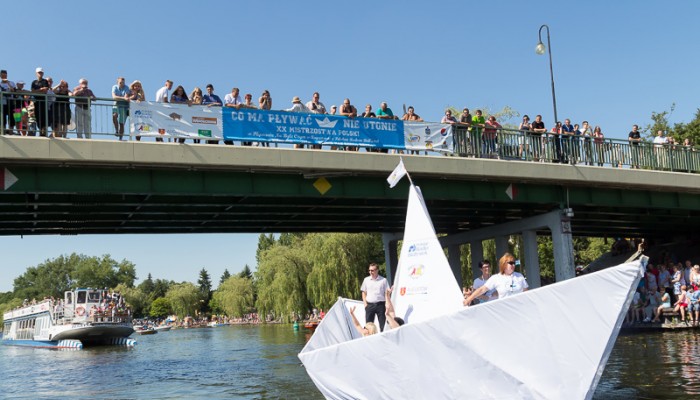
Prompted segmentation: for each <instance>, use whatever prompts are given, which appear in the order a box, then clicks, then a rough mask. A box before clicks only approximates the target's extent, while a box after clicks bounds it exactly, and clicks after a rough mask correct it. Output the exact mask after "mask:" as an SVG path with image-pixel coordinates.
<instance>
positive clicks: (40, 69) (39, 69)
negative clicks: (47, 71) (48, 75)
mask: <svg viewBox="0 0 700 400" xmlns="http://www.w3.org/2000/svg"><path fill="white" fill-rule="evenodd" d="M36 72H37V73H39V72H41V73H42V74H43V73H44V69H43V68H41V67H36Z"/></svg>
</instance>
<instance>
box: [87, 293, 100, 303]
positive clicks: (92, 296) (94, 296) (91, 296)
mask: <svg viewBox="0 0 700 400" xmlns="http://www.w3.org/2000/svg"><path fill="white" fill-rule="evenodd" d="M88 300H89V302H90V303H99V302H100V292H88Z"/></svg>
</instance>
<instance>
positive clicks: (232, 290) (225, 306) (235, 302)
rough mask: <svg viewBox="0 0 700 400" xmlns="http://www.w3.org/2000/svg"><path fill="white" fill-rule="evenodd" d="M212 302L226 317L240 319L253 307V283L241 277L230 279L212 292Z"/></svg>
mask: <svg viewBox="0 0 700 400" xmlns="http://www.w3.org/2000/svg"><path fill="white" fill-rule="evenodd" d="M213 300H214V301H215V302H216V304H217V305H218V307H220V308H221V310H223V311H224V313H226V314H227V315H228V316H232V317H242V316H243V315H245V314H248V313H250V312H251V309H252V307H253V282H252V280H251V279H248V278H246V277H242V276H234V277H231V278H229V279H227V280H226V282H224V283H222V284H221V285H220V286H219V288H218V289H217V290H216V291H215V292H214V296H213Z"/></svg>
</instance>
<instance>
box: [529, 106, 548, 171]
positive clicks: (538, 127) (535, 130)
mask: <svg viewBox="0 0 700 400" xmlns="http://www.w3.org/2000/svg"><path fill="white" fill-rule="evenodd" d="M530 129H532V131H531V132H530V135H531V139H532V143H531V145H530V148H532V154H533V156H534V161H539V159H540V153H541V152H542V138H541V136H542V134H543V133H546V132H547V128H545V127H544V122H542V116H541V115H539V114H537V115H536V116H535V121H534V122H533V123H532V124H531V125H530Z"/></svg>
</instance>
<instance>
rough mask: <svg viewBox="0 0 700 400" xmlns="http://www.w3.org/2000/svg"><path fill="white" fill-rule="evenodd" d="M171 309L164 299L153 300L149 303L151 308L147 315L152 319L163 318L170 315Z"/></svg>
mask: <svg viewBox="0 0 700 400" xmlns="http://www.w3.org/2000/svg"><path fill="white" fill-rule="evenodd" d="M170 312H171V307H170V302H169V301H168V299H166V298H165V297H159V298H157V299H155V300H153V303H151V308H150V311H149V315H150V316H151V317H153V318H165V317H167V316H168V315H170Z"/></svg>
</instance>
